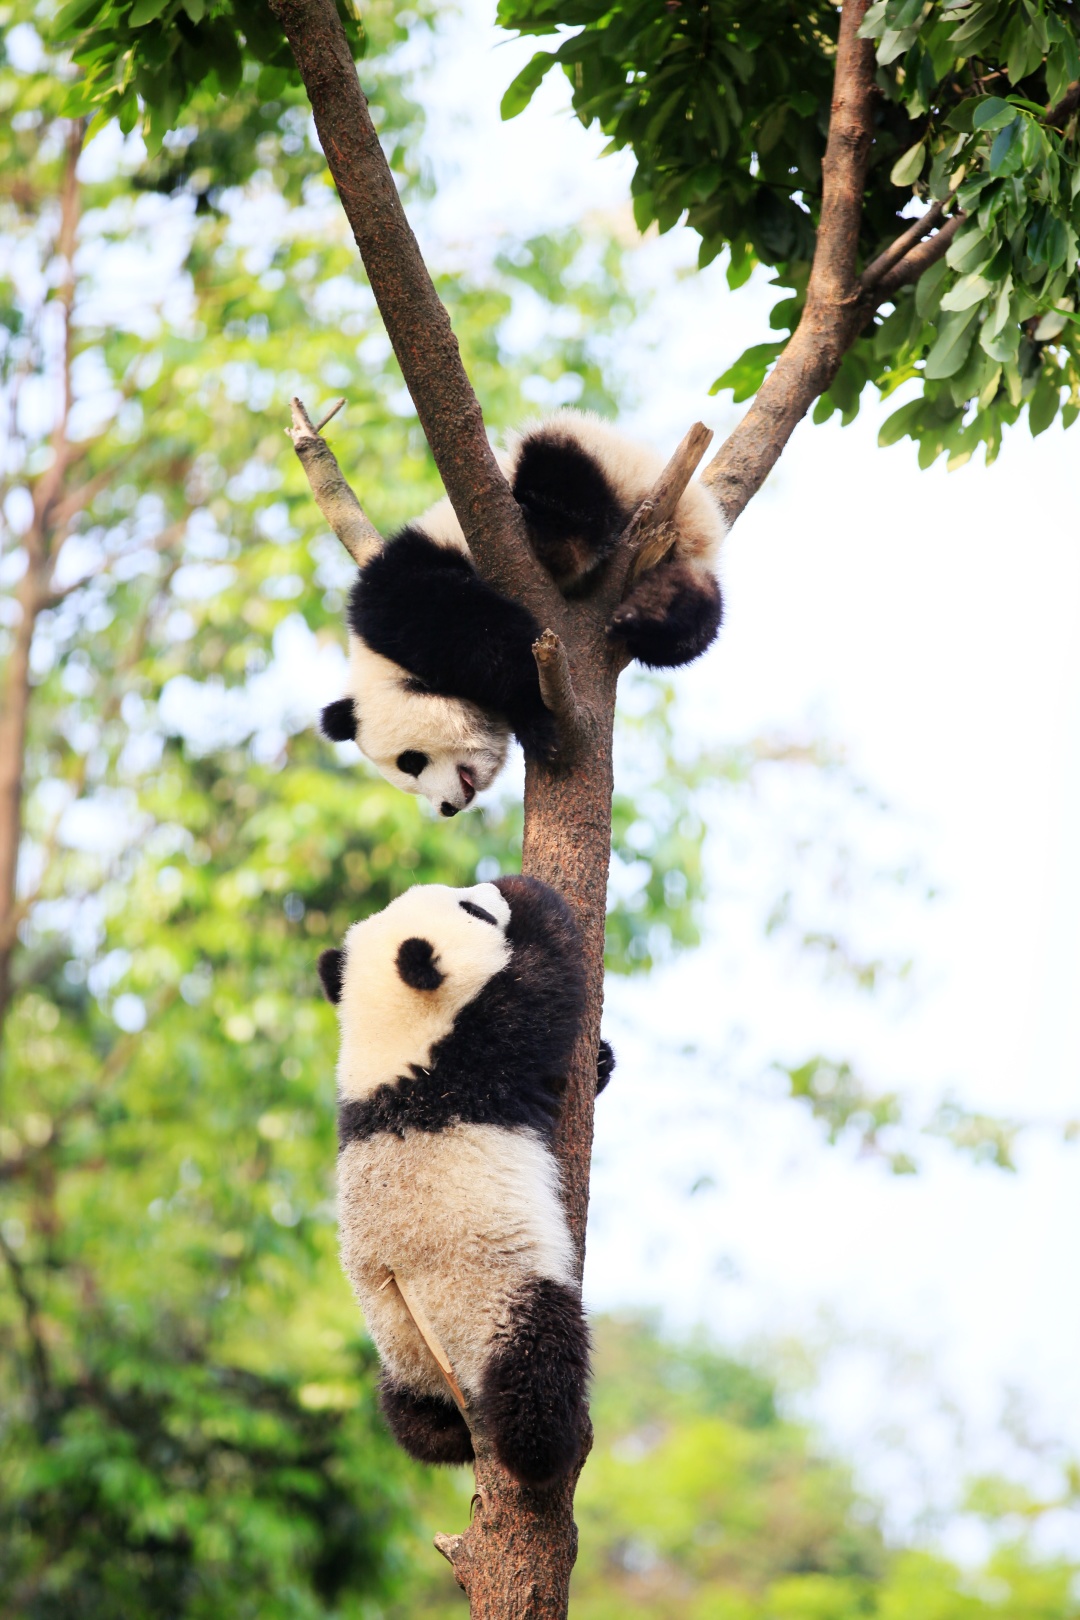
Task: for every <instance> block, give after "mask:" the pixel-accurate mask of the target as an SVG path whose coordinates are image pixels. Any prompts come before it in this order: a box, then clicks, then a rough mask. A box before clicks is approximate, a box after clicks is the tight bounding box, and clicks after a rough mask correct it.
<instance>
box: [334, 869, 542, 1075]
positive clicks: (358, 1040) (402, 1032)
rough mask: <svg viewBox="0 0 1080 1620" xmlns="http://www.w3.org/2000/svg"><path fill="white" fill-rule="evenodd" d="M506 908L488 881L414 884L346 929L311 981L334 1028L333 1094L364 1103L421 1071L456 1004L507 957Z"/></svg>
mask: <svg viewBox="0 0 1080 1620" xmlns="http://www.w3.org/2000/svg"><path fill="white" fill-rule="evenodd" d="M509 923H510V907H509V905H508V903H507V901H506V900H505V899H504V898H503V895H502V894H501V893H500V891H499V890H498V889H497V888H496V887H495V885H494V884H493V883H477V884H474V885H473V886H472V887H471V888H467V889H451V888H448V887H446V886H445V885H444V884H441V883H430V884H418V885H417V886H416V887H415V888H412V889H409V890H407V891H406V893H405V894H402V895H399V896H398V898H397V899H396V900H394V901H392V902H391V904H390V905H388V906H387V907H386V909H385V910H384V911H380V912H378V913H377V914H376V915H375V916H374V917H367V918H365V919H364V921H363V922H359V923H354V925H353V926H352V928H350V929H349V932H348V933H347V934H346V936H345V942H344V945H343V947H342V949H341V950H330V951H324V952H323V954H322V956H321V957H320V958H319V975H320V977H321V979H322V982H323V987H324V989H325V990H326V993H327V995H328V997H329V999H330V1000H331V1001H333V1002H335V1004H336V1006H337V1010H338V1018H339V1020H340V1023H341V1052H340V1057H339V1060H338V1092H339V1095H340V1096H341V1097H342V1098H343V1099H349V1098H359V1097H366V1096H368V1095H369V1094H370V1093H371V1092H372V1091H374V1090H375V1088H376V1087H377V1086H380V1085H388V1084H390V1083H391V1082H392V1081H394V1080H396V1079H398V1078H400V1077H401V1076H407V1075H408V1074H409V1072H410V1068H411V1066H413V1065H415V1066H416V1067H417V1068H424V1067H426V1066H427V1064H428V1062H429V1060H430V1056H431V1049H432V1047H433V1046H434V1045H435V1043H436V1042H437V1041H440V1040H442V1039H444V1037H445V1036H447V1035H449V1033H450V1031H451V1030H452V1029H453V1027H454V1023H455V1021H456V1019H457V1017H458V1014H459V1013H460V1012H461V1010H462V1008H463V1007H467V1006H468V1004H469V1002H471V1001H473V1000H474V999H475V997H476V996H478V995H479V994H480V992H481V990H483V988H484V986H485V985H486V984H487V983H488V982H489V981H490V980H491V979H493V978H494V977H495V975H496V974H497V973H501V972H502V970H503V968H504V967H506V965H507V963H508V962H509V960H510V955H511V948H510V945H509V943H508V941H507V938H506V931H507V928H508V926H509Z"/></svg>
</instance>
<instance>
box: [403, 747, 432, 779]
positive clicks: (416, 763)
mask: <svg viewBox="0 0 1080 1620" xmlns="http://www.w3.org/2000/svg"><path fill="white" fill-rule="evenodd" d="M394 763H395V764H396V766H397V768H398V770H399V771H403V772H404V774H405V775H406V776H419V775H420V772H421V771H424V770H426V769H427V767H428V765H429V764H430V760H429V759H428V757H427V755H426V754H422V753H421V752H420V750H419V749H418V748H406V750H405V752H404V753H403V754H399V755H398V757H397V759H396V760H395V761H394Z"/></svg>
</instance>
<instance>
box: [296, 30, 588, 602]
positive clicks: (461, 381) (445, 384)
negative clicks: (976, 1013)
mask: <svg viewBox="0 0 1080 1620" xmlns="http://www.w3.org/2000/svg"><path fill="white" fill-rule="evenodd" d="M270 5H271V9H272V11H273V12H274V14H275V16H276V17H277V18H278V19H279V21H280V22H281V25H282V27H283V28H284V30H285V34H286V36H287V38H288V41H289V45H290V47H291V49H292V53H293V56H294V57H295V58H296V65H297V67H298V68H299V70H300V75H301V77H302V78H303V81H304V85H305V87H306V89H307V93H308V96H309V98H310V101H311V109H312V112H313V113H314V115H315V127H316V129H317V131H318V134H319V140H320V142H321V144H322V149H323V152H324V154H325V156H326V161H327V164H328V165H329V168H330V172H331V174H332V175H333V178H334V183H335V185H336V186H337V190H338V195H339V196H340V198H341V204H342V207H343V208H344V210H345V213H346V216H347V218H348V221H349V224H350V225H351V226H352V231H353V235H354V237H355V238H356V245H357V247H358V248H359V249H360V257H361V258H362V259H363V261H364V269H365V270H366V272H367V277H368V280H369V281H370V283H371V290H372V292H373V293H374V294H375V301H376V303H377V304H378V306H379V313H380V314H381V315H382V318H383V323H384V325H385V327H386V332H387V336H388V337H389V339H390V342H391V344H392V346H393V350H394V354H395V355H396V357H397V362H398V364H399V366H400V367H401V371H402V375H403V376H404V378H405V385H406V387H407V388H408V390H409V393H410V394H411V396H412V401H413V404H414V405H415V407H416V414H417V416H418V417H419V418H420V425H421V426H422V428H423V430H424V434H425V436H426V438H427V441H428V444H429V445H430V446H431V453H432V455H433V456H434V458H435V465H436V466H437V467H438V469H439V475H440V477H441V478H442V481H443V486H444V488H445V489H446V493H447V495H449V497H450V501H451V504H452V505H453V508H454V511H455V512H456V513H457V516H458V520H459V522H460V523H461V527H462V529H463V530H464V533H465V538H466V540H467V541H468V543H469V549H470V551H471V552H472V554H473V557H474V559H475V561H476V566H477V568H478V570H479V571H480V573H481V574H482V575H483V576H484V578H485V579H488V580H490V582H491V583H492V584H493V585H495V586H496V587H497V588H498V589H499V590H502V591H504V592H505V593H506V594H507V595H508V596H513V597H514V598H515V599H516V600H517V601H519V602H523V603H524V604H525V605H526V606H527V607H528V608H530V609H531V611H532V612H533V614H534V615H535V617H536V618H537V619H538V620H539V622H540V623H541V624H547V623H550V622H551V621H552V614H553V611H554V605H553V601H552V599H553V597H555V596H556V595H557V593H556V592H555V591H554V588H553V587H552V585H551V583H550V581H549V580H548V579H547V577H546V575H545V574H544V573H543V571H542V570H541V568H540V566H539V564H538V563H537V562H536V559H535V558H534V557H533V554H532V552H531V551H530V549H529V546H528V544H527V541H526V537H525V525H524V521H523V519H522V516H521V512H520V509H519V507H518V504H517V502H516V501H515V500H514V497H513V495H512V494H511V492H510V487H509V485H508V484H507V482H506V479H505V478H504V477H503V474H502V471H501V469H500V468H499V464H498V462H497V461H496V460H495V456H494V454H493V453H492V449H491V446H490V444H489V443H488V438H487V433H486V431H485V429H484V420H483V416H482V414H481V411H480V405H479V403H478V401H477V398H476V395H475V393H474V391H473V387H472V384H471V383H470V381H469V378H468V376H467V374H466V371H465V367H464V366H463V364H462V361H461V354H460V352H459V350H458V343H457V339H456V337H455V336H454V333H453V330H452V328H451V326H450V317H449V316H448V315H447V313H446V310H445V308H444V307H443V304H442V302H441V300H440V298H439V295H438V293H437V292H436V291H435V287H434V284H433V282H432V280H431V277H430V275H429V274H428V269H427V266H426V265H425V263H424V260H423V257H422V255H421V252H420V248H419V245H418V244H417V241H416V237H415V236H414V235H413V232H412V228H411V227H410V225H409V222H408V220H407V219H406V217H405V210H404V209H403V208H402V206H401V199H400V197H399V196H398V191H397V187H396V186H395V184H394V177H393V175H392V174H391V172H390V166H389V164H388V163H387V161H386V157H385V155H384V153H383V149H382V147H381V146H380V144H379V137H378V134H377V133H376V130H375V125H374V124H373V123H372V120H371V115H370V113H369V111H368V104H367V99H366V97H365V96H364V93H363V91H362V90H361V88H360V82H359V80H358V78H357V75H356V65H355V63H354V62H353V59H352V55H351V52H350V50H349V43H348V40H347V39H346V37H345V30H344V29H343V28H342V26H341V21H340V19H339V17H338V14H337V9H336V7H335V5H334V0H270Z"/></svg>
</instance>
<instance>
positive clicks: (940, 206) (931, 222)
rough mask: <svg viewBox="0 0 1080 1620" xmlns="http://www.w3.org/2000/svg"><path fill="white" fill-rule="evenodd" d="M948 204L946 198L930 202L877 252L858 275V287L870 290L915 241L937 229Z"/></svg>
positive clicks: (897, 262) (919, 240) (866, 290)
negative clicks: (883, 248)
mask: <svg viewBox="0 0 1080 1620" xmlns="http://www.w3.org/2000/svg"><path fill="white" fill-rule="evenodd" d="M948 206H949V199H946V201H945V202H935V203H931V204H930V207H929V208H928V209H927V210H926V212H925V214H920V215H919V218H918V219H916V220H913V221H912V222H911V224H910V226H909V227H908V229H907V230H906V231H904V232H903V233H902V235H900V236H898V237H897V238H896V241H895V242H890V244H889V246H888V247H887V248H886V249H885V251H884V253H879V254H878V256H877V258H876V259H873V260H872V261H871V263H870V264H868V265H867V267H866V269H865V270H864V271H863V273H862V275H861V276H860V277H859V285H860V287H862V288H863V290H864V291H865V292H871V291H872V290H873V289H874V288H875V287H876V286H877V285H878V282H879V281H880V280H881V278H882V276H883V275H884V274H885V272H886V271H887V270H891V269H892V267H893V265H894V264H899V262H900V260H901V259H902V258H903V257H904V254H905V253H907V252H908V250H909V249H910V248H913V247H914V246H915V244H916V243H917V242H921V241H922V239H923V237H924V236H929V234H930V232H931V231H935V230H937V228H938V226H939V225H940V224H941V222H942V220H943V219H944V218H945V210H946V208H947V207H948Z"/></svg>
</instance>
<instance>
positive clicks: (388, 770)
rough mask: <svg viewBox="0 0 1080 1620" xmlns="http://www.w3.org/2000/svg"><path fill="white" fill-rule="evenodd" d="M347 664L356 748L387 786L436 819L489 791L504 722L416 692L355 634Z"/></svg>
mask: <svg viewBox="0 0 1080 1620" xmlns="http://www.w3.org/2000/svg"><path fill="white" fill-rule="evenodd" d="M349 662H350V673H351V686H352V692H353V699H352V713H351V716H350V719H351V721H352V723H353V726H354V727H355V737H356V744H357V747H358V748H359V749H360V751H361V753H363V754H366V755H367V757H368V759H369V760H370V761H371V763H372V764H373V765H374V766H375V769H376V770H377V771H378V772H379V775H380V776H383V777H385V779H386V780H387V781H388V782H389V783H390V784H391V786H393V787H396V788H401V789H403V790H404V792H406V793H415V794H416V795H418V797H420V798H422V799H427V801H428V803H429V804H430V805H431V806H432V808H433V809H434V810H435V811H437V813H438V814H439V815H441V816H456V815H457V813H458V811H459V810H465V809H467V808H468V806H469V805H470V804H471V803H472V802H473V800H474V799H475V797H476V795H477V794H478V793H483V791H484V789H485V788H488V787H490V786H491V784H492V782H493V781H494V780H495V778H496V776H498V774H499V772H500V771H501V770H502V768H503V766H504V765H505V763H506V755H507V750H508V748H509V745H510V731H509V727H508V726H507V725H506V724H505V723H504V722H502V721H501V720H497V719H495V718H493V717H492V716H491V715H489V714H485V713H484V712H483V710H481V709H478V708H477V707H476V705H475V704H473V703H466V702H465V701H464V700H463V699H461V698H450V697H442V696H440V695H438V694H437V693H434V692H425V691H423V690H421V689H418V688H417V685H416V683H415V682H414V681H412V680H411V679H410V678H409V676H408V675H407V674H406V672H405V671H404V670H402V669H401V668H399V666H398V665H396V664H393V663H391V662H390V660H389V659H386V658H382V657H380V656H379V654H378V653H373V652H372V651H371V649H370V648H369V647H366V646H364V644H363V643H362V642H361V641H360V640H359V639H358V638H357V637H355V636H353V637H351V638H350V648H349ZM332 707H336V705H334V706H332ZM324 729H325V725H324ZM332 734H333V733H331V735H332Z"/></svg>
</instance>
